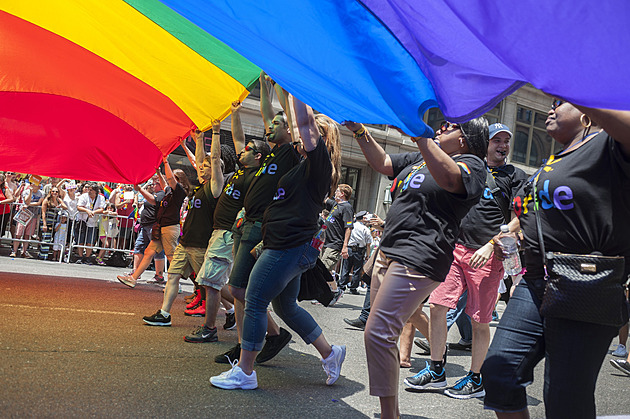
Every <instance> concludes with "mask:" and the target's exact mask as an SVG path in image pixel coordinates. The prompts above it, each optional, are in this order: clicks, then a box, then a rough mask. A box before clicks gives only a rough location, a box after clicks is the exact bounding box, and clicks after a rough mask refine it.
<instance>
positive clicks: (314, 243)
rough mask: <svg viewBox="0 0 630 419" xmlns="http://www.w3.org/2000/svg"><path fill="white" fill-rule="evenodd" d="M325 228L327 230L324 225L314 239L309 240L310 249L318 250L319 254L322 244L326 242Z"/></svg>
mask: <svg viewBox="0 0 630 419" xmlns="http://www.w3.org/2000/svg"><path fill="white" fill-rule="evenodd" d="M326 228H328V226H326V224H324V225H323V226H322V228H320V229H319V231H318V232H317V234H316V235H315V237H313V240H311V247H313V248H315V249H317V250H319V251H320V252H321V251H322V248H323V247H324V242H325V241H326Z"/></svg>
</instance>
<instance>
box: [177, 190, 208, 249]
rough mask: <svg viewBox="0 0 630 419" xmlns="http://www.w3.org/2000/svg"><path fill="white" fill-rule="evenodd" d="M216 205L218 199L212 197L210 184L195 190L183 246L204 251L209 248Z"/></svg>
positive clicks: (183, 237)
mask: <svg viewBox="0 0 630 419" xmlns="http://www.w3.org/2000/svg"><path fill="white" fill-rule="evenodd" d="M216 205H217V199H216V198H215V197H214V196H212V188H211V187H210V182H205V183H204V184H203V185H201V186H198V187H197V188H195V191H194V192H193V195H192V196H191V197H190V198H189V199H188V215H186V221H184V227H183V228H182V237H181V239H180V240H179V242H180V243H181V245H182V246H186V247H201V248H204V249H205V248H206V247H208V241H209V240H210V236H211V235H212V229H213V222H212V220H213V218H214V217H213V216H214V208H215V207H216Z"/></svg>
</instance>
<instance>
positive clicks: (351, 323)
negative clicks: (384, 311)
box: [343, 319, 365, 330]
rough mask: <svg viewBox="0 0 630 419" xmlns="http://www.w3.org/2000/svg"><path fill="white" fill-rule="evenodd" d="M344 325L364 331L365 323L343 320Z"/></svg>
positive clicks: (358, 320) (359, 320) (355, 320)
mask: <svg viewBox="0 0 630 419" xmlns="http://www.w3.org/2000/svg"><path fill="white" fill-rule="evenodd" d="M343 321H344V322H346V324H349V325H350V326H352V327H356V328H357V329H361V330H365V323H364V322H363V320H361V319H353V320H350V319H343Z"/></svg>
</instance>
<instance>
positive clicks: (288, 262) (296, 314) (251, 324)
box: [241, 242, 322, 351]
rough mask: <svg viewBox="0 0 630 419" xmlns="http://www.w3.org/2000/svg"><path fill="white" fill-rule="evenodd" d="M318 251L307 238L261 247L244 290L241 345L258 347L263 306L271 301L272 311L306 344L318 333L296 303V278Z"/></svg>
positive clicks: (251, 348) (264, 318)
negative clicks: (291, 243)
mask: <svg viewBox="0 0 630 419" xmlns="http://www.w3.org/2000/svg"><path fill="white" fill-rule="evenodd" d="M318 256H319V251H318V250H317V249H315V248H313V247H311V245H310V242H309V243H305V244H303V245H301V246H298V247H294V248H291V249H285V250H272V249H265V250H263V252H262V254H261V255H260V257H259V258H258V260H257V261H256V264H255V265H254V268H253V269H252V273H251V275H250V277H249V284H248V285H247V292H246V294H245V317H244V318H243V339H242V342H241V347H242V348H243V349H245V350H246V351H260V350H261V349H262V347H263V343H264V341H265V333H266V331H267V307H268V306H269V303H270V302H271V303H272V304H273V309H274V311H275V313H276V314H277V315H278V316H279V317H280V318H281V319H282V320H283V321H284V322H285V323H286V324H287V325H288V326H289V327H290V328H291V329H293V330H294V331H295V332H296V333H297V334H298V335H300V337H301V338H302V339H303V340H304V342H306V344H310V343H312V342H313V341H314V340H315V339H317V338H318V337H319V335H321V334H322V329H321V328H320V327H319V325H318V324H317V322H315V320H313V317H311V315H310V314H308V312H307V311H306V310H304V309H303V308H302V307H300V306H298V304H297V296H298V293H299V292H300V278H301V276H302V273H303V272H306V271H307V270H309V269H311V268H312V267H313V266H315V262H316V261H317V257H318Z"/></svg>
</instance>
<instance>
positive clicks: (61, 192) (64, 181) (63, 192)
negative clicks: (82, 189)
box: [57, 179, 69, 199]
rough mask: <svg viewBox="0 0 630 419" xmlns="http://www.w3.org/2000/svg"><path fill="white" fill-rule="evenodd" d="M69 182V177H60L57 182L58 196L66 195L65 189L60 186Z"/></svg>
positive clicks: (62, 197)
mask: <svg viewBox="0 0 630 419" xmlns="http://www.w3.org/2000/svg"><path fill="white" fill-rule="evenodd" d="M68 182H69V179H62V180H61V181H60V182H59V183H58V184H57V189H58V190H59V198H61V199H64V198H65V197H66V193H67V192H66V190H65V189H64V188H62V186H64V185H65V184H66V183H68Z"/></svg>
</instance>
